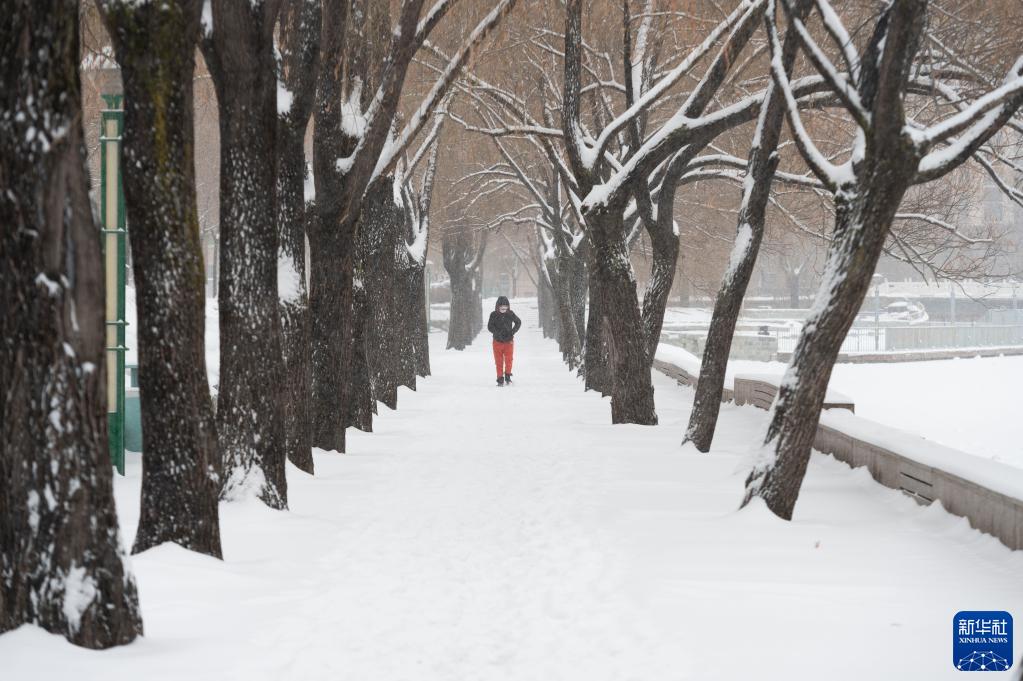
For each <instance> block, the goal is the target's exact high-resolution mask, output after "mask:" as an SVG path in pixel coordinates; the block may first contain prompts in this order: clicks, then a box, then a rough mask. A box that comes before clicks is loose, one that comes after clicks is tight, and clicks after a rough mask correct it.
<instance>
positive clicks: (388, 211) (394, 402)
mask: <svg viewBox="0 0 1023 681" xmlns="http://www.w3.org/2000/svg"><path fill="white" fill-rule="evenodd" d="M396 196H397V194H396V191H395V186H394V177H392V176H385V177H381V178H378V179H377V180H376V181H375V182H374V183H373V184H371V185H370V188H369V190H368V191H367V193H366V198H365V199H363V205H362V211H361V218H360V220H361V224H360V226H359V237H358V241H359V257H360V262H361V266H362V277H363V282H364V286H365V290H366V300H367V306H368V307H367V312H368V318H367V321H368V324H367V326H366V348H367V352H368V361H369V369H370V371H369V375H370V382H371V385H372V390H373V397H374V399H376V400H379V401H380V402H383V403H384V405H386V406H387V407H388V408H390V409H397V407H398V383H399V374H400V372H401V366H400V364H401V361H402V342H401V341H402V335H403V334H402V327H403V324H404V319H405V318H406V317H407V316H408V314H409V313H410V310H409V309H407V308H405V307H404V301H403V300H402V296H401V293H402V292H403V291H404V290H405V286H404V282H402V281H399V277H400V275H401V270H400V269H399V262H398V261H399V258H400V257H401V256H402V254H403V253H402V252H404V251H405V250H406V249H405V209H404V206H403V205H398V203H397V201H396ZM399 249H400V250H399Z"/></svg>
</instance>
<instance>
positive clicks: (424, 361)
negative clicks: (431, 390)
mask: <svg viewBox="0 0 1023 681" xmlns="http://www.w3.org/2000/svg"><path fill="white" fill-rule="evenodd" d="M424 265H425V263H420V262H414V264H413V272H412V274H411V276H409V277H408V279H407V280H406V281H407V285H408V287H409V289H410V293H409V299H410V300H412V301H413V303H414V304H413V307H412V313H413V315H414V317H413V318H412V320H411V321H412V325H413V328H412V336H413V344H412V347H413V352H414V353H415V367H416V375H417V376H421V377H423V378H425V377H426V376H429V375H430V320H429V318H428V317H427V312H426V304H427V303H426V268H425V266H424Z"/></svg>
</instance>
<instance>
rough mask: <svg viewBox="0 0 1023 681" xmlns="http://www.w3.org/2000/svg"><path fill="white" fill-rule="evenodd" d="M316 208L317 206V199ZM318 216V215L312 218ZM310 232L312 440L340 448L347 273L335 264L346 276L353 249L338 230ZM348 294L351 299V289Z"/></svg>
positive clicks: (344, 405) (344, 409) (317, 444)
mask: <svg viewBox="0 0 1023 681" xmlns="http://www.w3.org/2000/svg"><path fill="white" fill-rule="evenodd" d="M317 209H318V211H319V210H320V209H319V202H317ZM319 219H320V216H317V220H316V222H317V223H318V222H319ZM309 237H310V238H309V241H310V258H311V262H310V268H309V272H310V281H309V313H310V317H311V318H312V320H313V323H312V324H311V329H312V333H311V340H312V343H311V346H310V363H311V366H312V401H313V434H312V438H313V446H314V447H320V448H321V449H328V450H331V449H332V450H337V451H339V452H341V451H344V448H345V436H344V420H345V417H344V415H345V414H347V413H348V411H347V402H344V401H343V400H342V386H343V384H342V376H343V373H342V370H341V367H342V362H343V361H344V358H343V354H344V347H343V346H344V344H343V343H341V342H339V339H338V338H337V335H338V334H342V333H344V332H343V330H342V329H344V327H345V316H346V315H345V314H344V312H343V310H344V308H343V305H344V303H343V300H344V298H345V291H344V289H345V288H346V287H345V279H346V275H345V274H344V272H343V271H338V270H339V269H340V270H343V269H345V268H346V267H347V268H348V270H349V275H348V276H349V277H350V276H351V274H350V273H351V269H352V253H351V252H350V251H349V249H347V248H346V247H345V244H344V243H343V242H342V238H341V235H339V234H338V233H337V232H331V231H328V229H326V228H323V227H321V226H319V225H316V227H315V228H314V230H313V231H312V232H311V233H310V234H309ZM339 265H340V267H339ZM348 299H349V300H351V299H352V296H351V292H350V291H349V292H348ZM349 314H351V313H349ZM349 321H350V320H349ZM348 326H349V327H350V326H351V324H350V323H349V324H348ZM349 345H350V342H349Z"/></svg>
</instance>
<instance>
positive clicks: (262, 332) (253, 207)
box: [202, 0, 288, 509]
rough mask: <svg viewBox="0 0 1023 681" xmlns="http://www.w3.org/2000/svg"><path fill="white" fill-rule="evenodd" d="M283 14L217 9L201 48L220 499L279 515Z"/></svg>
mask: <svg viewBox="0 0 1023 681" xmlns="http://www.w3.org/2000/svg"><path fill="white" fill-rule="evenodd" d="M279 6H280V3H279V2H272V1H264V2H260V3H238V2H233V1H232V0H213V3H212V8H213V31H212V34H210V35H207V36H206V37H205V38H204V40H203V41H202V47H203V55H204V57H205V58H206V64H207V65H208V66H209V69H210V73H211V74H212V75H213V83H214V86H215V87H216V91H217V103H218V113H219V121H220V287H219V288H220V306H219V307H220V390H219V393H218V395H217V435H218V441H219V445H220V456H221V458H222V459H223V461H224V478H223V480H222V488H221V494H222V496H224V497H225V498H231V497H233V496H235V495H236V494H238V492H239V491H241V490H245V489H247V488H249V487H250V486H251V485H253V484H259V486H260V498H261V499H262V500H263V501H264V503H266V504H267V505H268V506H270V507H271V508H278V509H281V508H287V506H288V482H287V478H286V477H285V460H286V457H287V453H286V450H285V435H284V401H283V399H282V397H281V392H280V390H279V386H281V385H282V384H283V382H284V360H283V356H282V354H281V324H280V313H279V310H278V308H277V305H278V295H277V238H278V235H277V225H276V224H275V217H276V215H277V210H276V200H275V196H276V189H277V187H276V183H277V178H276V172H275V169H276V167H277V146H276V145H277V78H276V65H275V64H274V36H273V29H274V24H275V23H276V14H277V9H278V7H279ZM256 469H260V472H259V474H258V476H257V477H253V473H254V471H255V470H256ZM260 477H261V478H262V479H260Z"/></svg>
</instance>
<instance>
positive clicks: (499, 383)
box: [497, 376, 504, 388]
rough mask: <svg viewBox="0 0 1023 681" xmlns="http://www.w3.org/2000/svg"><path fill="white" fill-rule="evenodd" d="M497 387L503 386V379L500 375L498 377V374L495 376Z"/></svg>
mask: <svg viewBox="0 0 1023 681" xmlns="http://www.w3.org/2000/svg"><path fill="white" fill-rule="evenodd" d="M497 387H498V388H503V387H504V379H503V378H502V377H500V376H498V377H497Z"/></svg>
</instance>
